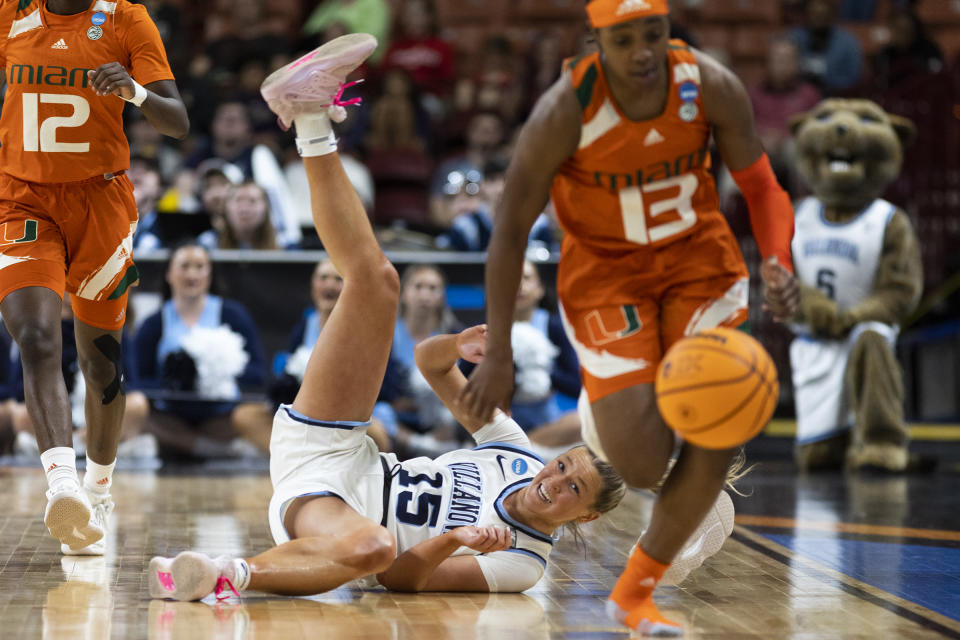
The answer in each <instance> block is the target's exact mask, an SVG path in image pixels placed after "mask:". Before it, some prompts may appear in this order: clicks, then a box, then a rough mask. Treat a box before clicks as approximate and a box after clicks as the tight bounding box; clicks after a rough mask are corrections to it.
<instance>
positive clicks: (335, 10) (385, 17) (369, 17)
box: [303, 0, 390, 62]
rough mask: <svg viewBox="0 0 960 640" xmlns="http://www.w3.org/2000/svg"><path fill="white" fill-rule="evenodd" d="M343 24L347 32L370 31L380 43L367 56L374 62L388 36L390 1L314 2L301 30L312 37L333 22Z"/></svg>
mask: <svg viewBox="0 0 960 640" xmlns="http://www.w3.org/2000/svg"><path fill="white" fill-rule="evenodd" d="M338 22H339V23H342V24H343V25H344V26H345V27H346V30H347V32H348V33H369V34H370V35H372V36H373V37H375V38H376V39H377V41H378V42H379V43H380V46H378V47H377V50H376V51H374V52H373V54H372V55H371V56H370V59H371V61H374V62H376V61H377V60H379V59H380V57H381V56H382V55H383V52H384V51H386V49H387V46H388V44H389V39H390V3H389V2H387V0H326V1H325V2H321V3H319V4H318V5H317V8H316V9H314V11H313V13H311V14H310V16H309V17H308V18H307V21H306V23H305V24H304V25H303V33H304V34H306V35H308V36H312V35H316V34H319V33H321V32H323V31H325V30H326V28H327V27H328V26H330V25H331V24H334V23H338Z"/></svg>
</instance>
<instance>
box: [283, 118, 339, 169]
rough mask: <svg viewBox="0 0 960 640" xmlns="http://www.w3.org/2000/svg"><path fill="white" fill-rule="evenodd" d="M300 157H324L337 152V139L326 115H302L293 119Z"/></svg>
mask: <svg viewBox="0 0 960 640" xmlns="http://www.w3.org/2000/svg"><path fill="white" fill-rule="evenodd" d="M293 126H294V128H295V129H296V132H297V151H298V152H299V153H300V155H301V157H304V158H310V157H314V156H324V155H327V154H328V153H333V152H334V151H336V150H337V137H336V136H335V135H333V126H332V124H331V122H330V118H329V116H327V114H326V113H303V114H300V115H298V116H297V117H296V118H294V119H293Z"/></svg>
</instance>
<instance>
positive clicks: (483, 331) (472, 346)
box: [457, 324, 487, 364]
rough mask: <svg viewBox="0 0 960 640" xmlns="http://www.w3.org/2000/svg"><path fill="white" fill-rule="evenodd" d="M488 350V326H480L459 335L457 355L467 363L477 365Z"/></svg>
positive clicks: (465, 330)
mask: <svg viewBox="0 0 960 640" xmlns="http://www.w3.org/2000/svg"><path fill="white" fill-rule="evenodd" d="M486 350H487V325H485V324H478V325H477V326H475V327H470V328H469V329H464V330H463V331H461V332H460V333H458V334H457V353H459V354H460V357H461V358H463V359H464V360H466V361H467V362H472V363H473V364H477V363H478V362H480V361H481V360H483V354H484V353H485V352H486Z"/></svg>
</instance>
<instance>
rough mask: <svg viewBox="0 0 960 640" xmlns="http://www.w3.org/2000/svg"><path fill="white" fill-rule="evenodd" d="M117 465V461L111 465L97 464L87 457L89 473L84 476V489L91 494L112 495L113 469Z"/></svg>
mask: <svg viewBox="0 0 960 640" xmlns="http://www.w3.org/2000/svg"><path fill="white" fill-rule="evenodd" d="M116 464H117V461H116V460H114V461H113V462H111V463H110V464H97V463H96V462H94V461H93V460H91V459H90V456H87V473H86V475H84V476H83V486H84V488H85V489H86V490H87V491H89V492H91V493H100V494H106V493H110V485H112V484H113V467H114V466H115V465H116Z"/></svg>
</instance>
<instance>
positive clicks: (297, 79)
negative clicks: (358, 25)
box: [260, 33, 377, 129]
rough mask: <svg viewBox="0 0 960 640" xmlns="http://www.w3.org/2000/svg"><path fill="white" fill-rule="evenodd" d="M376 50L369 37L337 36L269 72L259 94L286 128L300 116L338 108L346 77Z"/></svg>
mask: <svg viewBox="0 0 960 640" xmlns="http://www.w3.org/2000/svg"><path fill="white" fill-rule="evenodd" d="M376 48H377V39H376V38H374V37H373V36H371V35H369V34H366V33H352V34H349V35H345V36H340V37H339V38H335V39H333V40H331V41H330V42H327V43H326V44H324V45H322V46H320V47H318V48H317V49H314V50H313V51H311V52H310V53H308V54H307V55H305V56H303V57H301V58H298V59H297V60H294V61H293V62H291V63H290V64H288V65H286V66H284V67H280V68H279V69H277V70H276V71H274V72H273V73H271V74H270V75H269V76H267V78H266V80H264V81H263V84H262V85H260V93H261V94H262V95H263V99H264V100H266V101H267V105H268V106H269V107H270V110H271V111H273V112H274V113H275V114H277V116H278V117H279V118H280V124H281V125H282V126H283V127H284V128H285V129H289V128H290V125H291V124H292V123H293V119H294V118H295V117H296V116H298V115H299V114H301V113H313V112H316V113H319V112H322V110H323V109H324V108H326V107H330V106H333V107H338V106H340V104H341V103H339V97H340V93H341V88H342V86H343V85H344V82H345V80H346V79H347V76H348V75H350V72H352V71H353V70H354V69H356V68H357V67H358V66H360V64H361V63H362V62H363V61H364V60H366V59H367V56H369V55H370V54H371V53H373V51H374V50H375V49H376ZM334 120H336V118H334Z"/></svg>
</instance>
